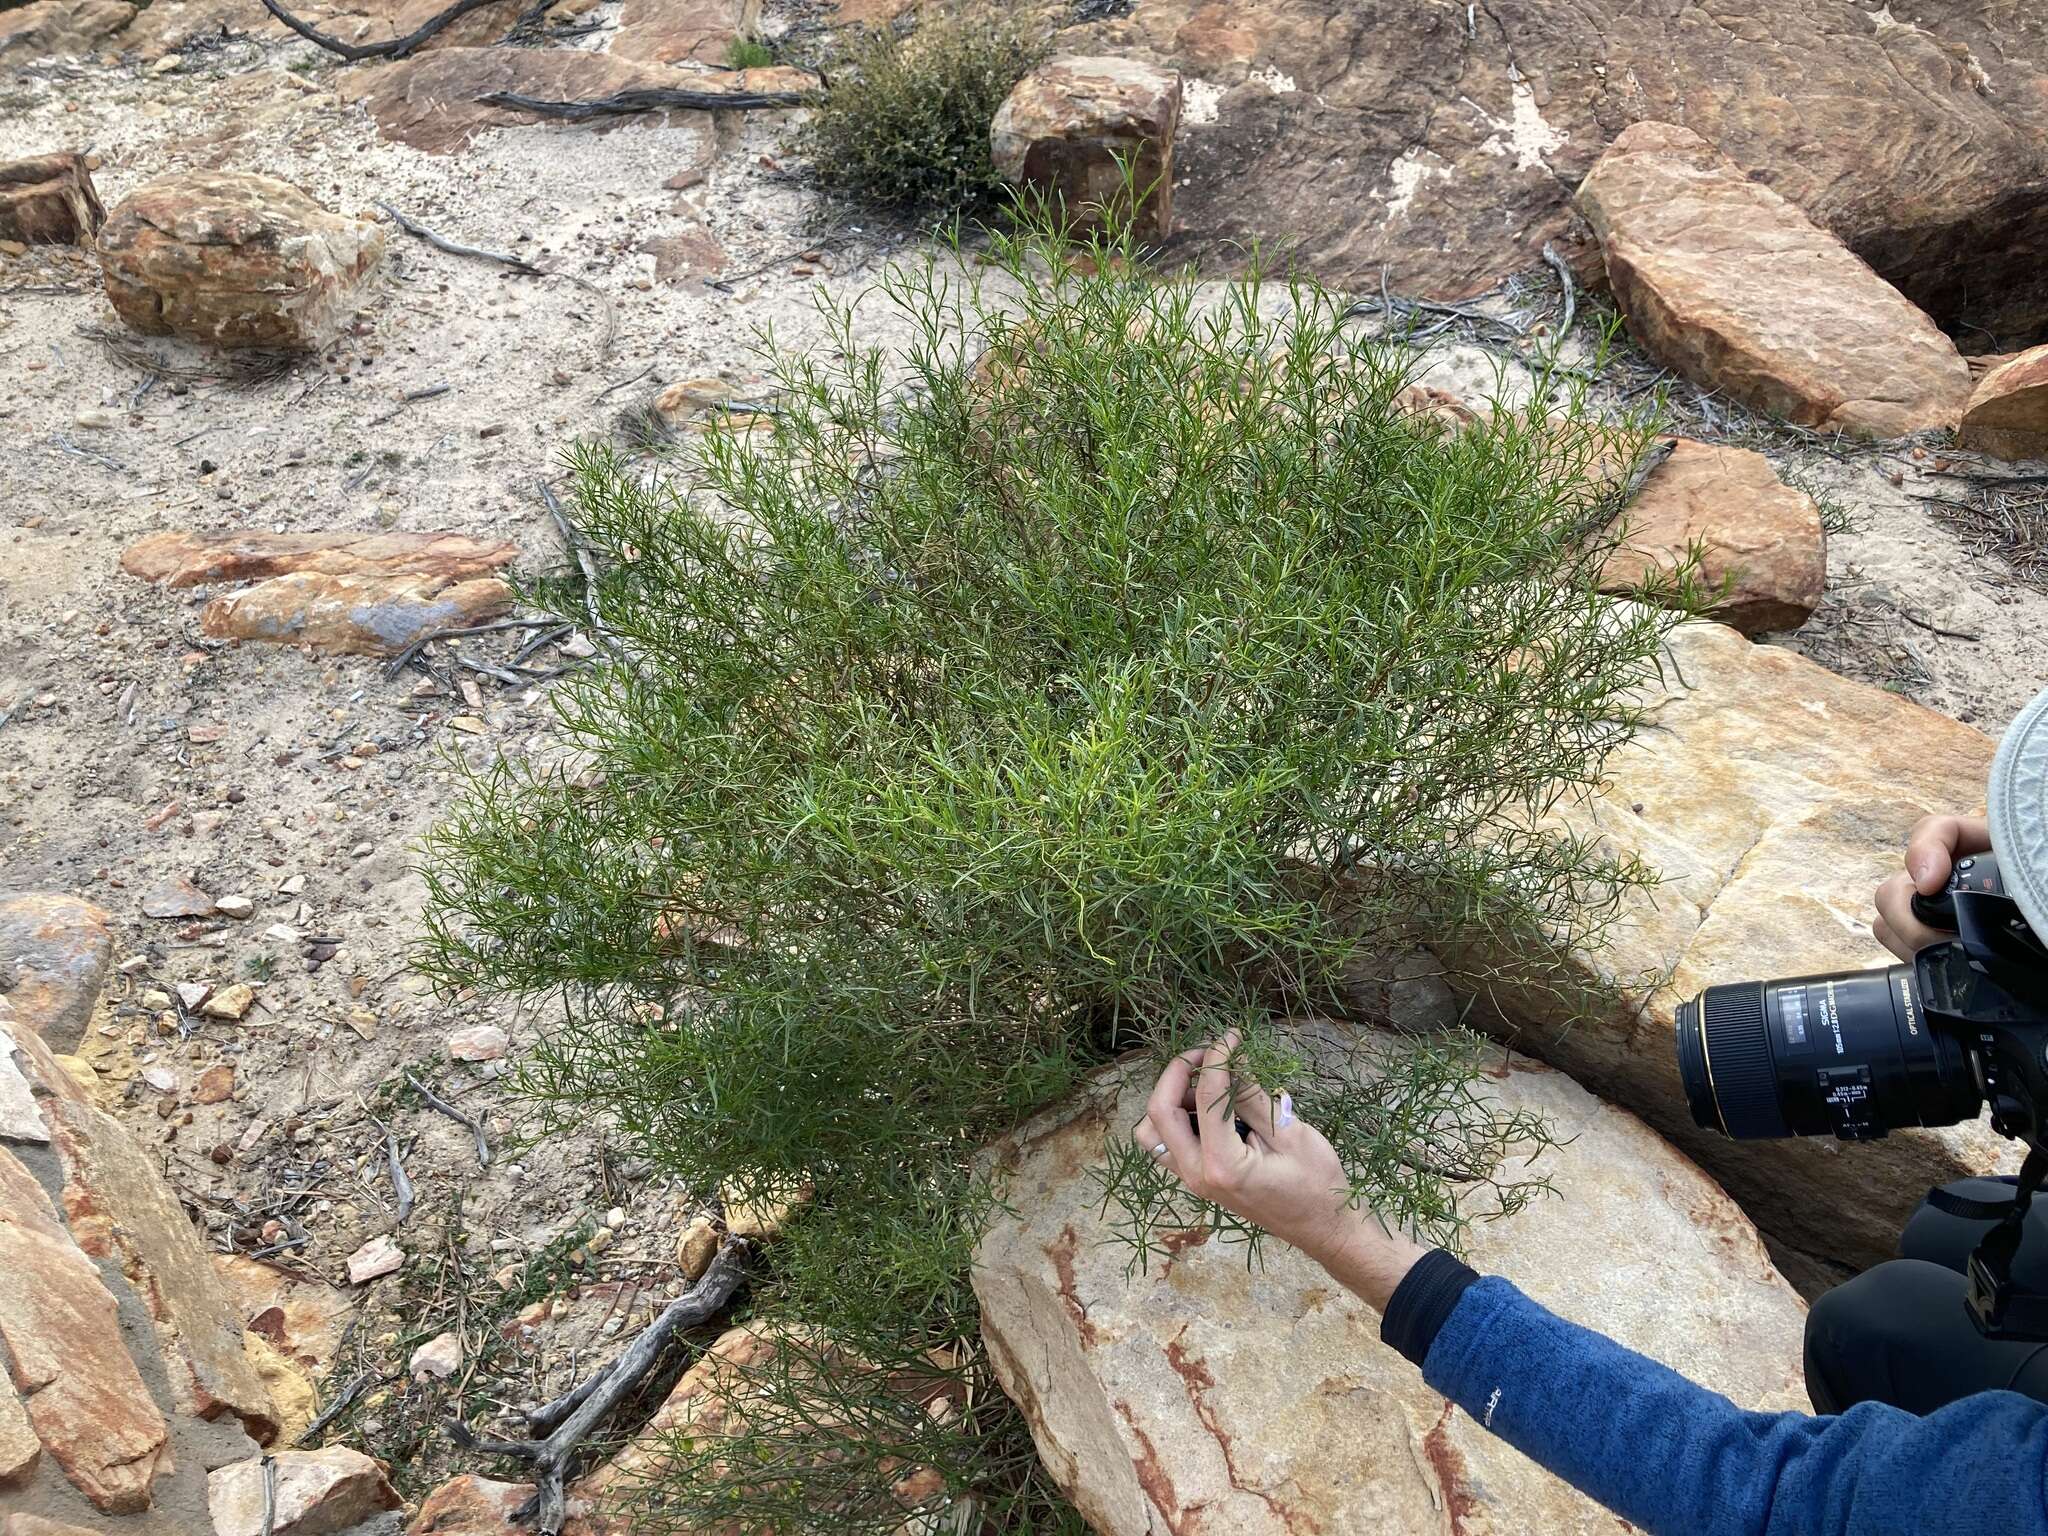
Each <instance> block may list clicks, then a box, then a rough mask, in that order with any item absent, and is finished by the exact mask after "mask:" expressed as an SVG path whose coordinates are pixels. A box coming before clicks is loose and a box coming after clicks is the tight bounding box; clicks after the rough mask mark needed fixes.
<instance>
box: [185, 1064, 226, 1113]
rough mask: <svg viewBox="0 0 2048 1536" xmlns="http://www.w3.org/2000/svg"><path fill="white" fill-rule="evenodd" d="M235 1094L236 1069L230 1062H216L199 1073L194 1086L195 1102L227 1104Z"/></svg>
mask: <svg viewBox="0 0 2048 1536" xmlns="http://www.w3.org/2000/svg"><path fill="white" fill-rule="evenodd" d="M234 1096H235V1069H234V1066H233V1065H232V1064H231V1063H229V1062H225V1061H223V1062H216V1063H215V1064H214V1065H213V1066H210V1067H208V1068H207V1069H206V1070H205V1071H204V1072H202V1073H200V1074H199V1081H198V1082H197V1083H195V1084H193V1087H192V1102H193V1103H194V1104H225V1103H226V1102H227V1101H228V1100H229V1099H231V1098H233V1097H234Z"/></svg>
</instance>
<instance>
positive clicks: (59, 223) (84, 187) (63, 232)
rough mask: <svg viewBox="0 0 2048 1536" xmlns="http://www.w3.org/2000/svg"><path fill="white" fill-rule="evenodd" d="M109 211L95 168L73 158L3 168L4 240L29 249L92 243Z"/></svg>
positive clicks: (0, 232)
mask: <svg viewBox="0 0 2048 1536" xmlns="http://www.w3.org/2000/svg"><path fill="white" fill-rule="evenodd" d="M106 218H107V211H106V209H104V208H102V207H101V206H100V199H99V194H98V193H97V192H95V191H94V190H93V185H92V175H91V167H90V165H89V164H88V163H87V161H86V159H84V158H82V157H81V156H78V155H75V154H55V155H37V156H36V157H35V158H33V159H30V160H15V161H12V162H10V163H8V164H5V165H0V238H4V239H6V240H8V241H10V242H21V243H24V244H26V245H91V244H92V241H93V237H94V236H96V235H97V234H98V233H99V230H100V226H101V225H102V224H104V223H105V222H106Z"/></svg>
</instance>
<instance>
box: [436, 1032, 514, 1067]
mask: <svg viewBox="0 0 2048 1536" xmlns="http://www.w3.org/2000/svg"><path fill="white" fill-rule="evenodd" d="M511 1045H512V1040H511V1037H510V1036H509V1035H507V1034H506V1033H505V1031H504V1030H502V1029H500V1028H498V1026H497V1025H495V1024H472V1025H471V1026H470V1027H469V1028H468V1029H458V1030H457V1031H456V1032H455V1033H454V1034H452V1035H450V1036H449V1037H448V1054H449V1055H450V1056H452V1057H453V1058H454V1059H455V1060H457V1061H496V1060H497V1059H498V1058H499V1057H501V1056H503V1055H504V1054H505V1052H506V1051H507V1050H509V1049H510V1048H511Z"/></svg>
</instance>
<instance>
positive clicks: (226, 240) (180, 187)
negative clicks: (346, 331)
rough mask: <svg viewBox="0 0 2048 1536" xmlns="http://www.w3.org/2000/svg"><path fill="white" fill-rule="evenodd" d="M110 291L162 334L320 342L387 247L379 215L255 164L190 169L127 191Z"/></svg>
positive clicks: (115, 224) (348, 309)
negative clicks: (363, 213) (326, 199)
mask: <svg viewBox="0 0 2048 1536" xmlns="http://www.w3.org/2000/svg"><path fill="white" fill-rule="evenodd" d="M99 251H100V266H101V270H102V273H103V275H104V277H105V280H106V287H107V298H108V299H109V300H110V301H111V302H112V303H113V306H114V309H115V310H116V311H117V312H118V313H119V314H120V316H121V318H122V319H123V320H125V321H126V322H127V323H128V324H129V325H132V326H133V327H135V329H137V330H139V331H142V332H144V333H146V334H148V335H152V336H165V335H176V336H181V337H183V338H185V339H186V340H188V341H199V342H207V343H210V344H212V345H214V346H221V347H278V348H284V349H288V350H293V351H313V350H317V349H318V348H320V347H323V346H325V345H326V344H327V343H328V342H329V341H330V340H332V339H333V337H334V334H335V332H336V331H337V330H338V329H339V328H340V326H341V323H342V322H343V321H344V320H346V319H347V318H348V317H349V315H350V314H352V313H353V312H354V310H355V308H356V305H357V303H358V302H359V301H360V298H361V295H362V287H363V281H364V279H365V278H367V277H368V276H369V274H370V273H371V271H372V270H374V269H375V267H376V265H377V263H378V261H379V260H381V259H382V257H383V255H384V231H383V230H382V229H380V228H379V227H378V226H377V224H376V223H375V222H373V221H372V220H369V219H362V218H344V217H342V216H340V215H338V214H333V213H329V212H328V211H327V210H326V209H324V208H322V207H321V206H320V205H319V204H318V203H316V202H314V201H313V200H312V199H311V198H310V197H308V196H306V194H305V193H303V192H301V191H299V190H298V188H296V187H292V186H288V185H287V184H286V183H284V182H281V181H274V180H272V179H271V178H270V177H268V176H256V175H252V174H250V173H248V172H246V171H184V172H179V173H176V174H173V175H170V176H164V177H160V178H159V179H157V180H156V181H153V182H151V183H150V184H149V185H147V186H146V187H144V188H142V190H141V191H139V192H136V193H134V194H133V195H132V196H130V197H127V198H124V199H123V200H122V201H121V202H120V203H119V204H118V205H116V207H115V208H114V211H113V213H112V215H111V216H110V217H109V218H108V220H107V225H106V228H105V229H103V230H102V231H101V232H100V241H99Z"/></svg>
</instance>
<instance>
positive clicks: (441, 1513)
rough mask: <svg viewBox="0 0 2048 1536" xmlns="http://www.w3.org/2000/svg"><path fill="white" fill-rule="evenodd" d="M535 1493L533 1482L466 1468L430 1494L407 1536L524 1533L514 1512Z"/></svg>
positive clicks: (516, 1535) (507, 1535)
mask: <svg viewBox="0 0 2048 1536" xmlns="http://www.w3.org/2000/svg"><path fill="white" fill-rule="evenodd" d="M532 1496H533V1484H531V1483H494V1482H492V1481H491V1480H490V1479H489V1478H487V1477H478V1476H476V1475H475V1474H474V1473H470V1472H465V1473H463V1474H462V1476H460V1477H457V1478H453V1479H451V1480H450V1481H448V1482H445V1483H443V1484H442V1485H441V1486H440V1487H439V1488H436V1489H435V1490H434V1491H433V1492H432V1493H430V1494H428V1495H427V1497H426V1499H425V1501H424V1502H423V1503H421V1505H420V1512H419V1513H418V1514H417V1515H415V1516H413V1521H412V1524H411V1525H408V1526H407V1527H406V1528H405V1536H523V1532H524V1529H525V1528H524V1527H522V1526H520V1525H517V1524H515V1523H514V1522H513V1519H512V1515H513V1512H514V1511H515V1510H517V1509H518V1508H519V1506H520V1505H522V1504H524V1503H525V1502H526V1501H527V1500H528V1499H529V1498H531V1497H532Z"/></svg>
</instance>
